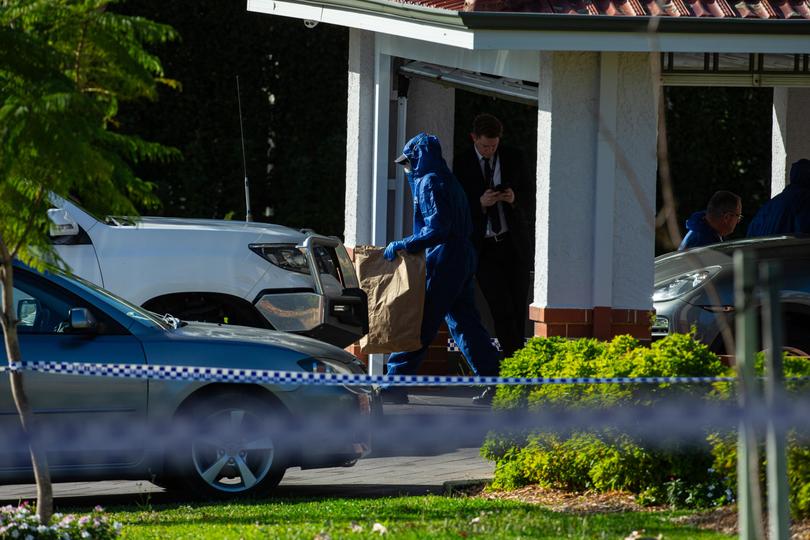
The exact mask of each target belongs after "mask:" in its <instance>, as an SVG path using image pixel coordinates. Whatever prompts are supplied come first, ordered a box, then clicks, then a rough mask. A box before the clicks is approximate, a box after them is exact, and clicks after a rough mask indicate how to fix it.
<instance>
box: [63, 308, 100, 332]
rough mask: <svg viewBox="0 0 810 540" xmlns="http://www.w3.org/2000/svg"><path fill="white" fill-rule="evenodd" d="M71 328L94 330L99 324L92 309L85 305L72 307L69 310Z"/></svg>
mask: <svg viewBox="0 0 810 540" xmlns="http://www.w3.org/2000/svg"><path fill="white" fill-rule="evenodd" d="M68 317H69V320H70V328H71V330H89V331H94V330H95V329H96V327H97V326H98V323H97V322H96V318H95V317H94V316H93V314H92V313H90V310H89V309H87V308H83V307H77V308H71V310H70V311H69V312H68Z"/></svg>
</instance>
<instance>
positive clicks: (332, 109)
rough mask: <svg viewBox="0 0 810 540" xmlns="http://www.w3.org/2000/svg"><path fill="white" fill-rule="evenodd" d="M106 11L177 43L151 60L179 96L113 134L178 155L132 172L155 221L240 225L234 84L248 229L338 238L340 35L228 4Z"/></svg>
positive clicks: (135, 109)
mask: <svg viewBox="0 0 810 540" xmlns="http://www.w3.org/2000/svg"><path fill="white" fill-rule="evenodd" d="M118 9H121V10H126V12H127V13H132V14H140V15H146V16H149V17H150V18H154V19H155V20H159V21H163V22H166V23H168V24H171V25H172V26H173V27H174V28H177V29H178V31H179V32H180V34H181V36H182V42H181V43H180V45H179V46H177V47H175V46H172V47H171V48H170V49H169V48H165V47H159V48H157V49H155V50H156V51H159V54H160V57H161V58H162V59H163V60H164V66H165V67H166V70H167V72H168V73H170V74H171V75H172V76H173V77H174V78H176V79H178V80H179V81H181V83H182V84H183V91H182V92H179V93H172V92H162V93H161V99H160V100H158V101H157V102H155V103H148V104H142V103H136V104H133V105H131V106H129V107H127V108H126V109H125V110H124V111H123V115H122V122H123V124H124V125H123V127H124V129H132V130H138V131H139V132H142V133H145V134H148V135H149V137H151V138H153V139H155V140H158V141H160V142H162V143H164V144H169V145H172V146H175V147H177V148H179V149H180V150H181V151H182V154H183V160H182V161H177V162H172V163H167V164H163V163H160V164H154V165H147V166H143V167H139V169H138V170H139V171H140V172H141V173H142V175H143V176H144V177H146V178H149V179H150V180H153V181H154V182H155V183H156V184H157V194H158V196H159V197H160V199H161V201H162V203H163V204H162V207H161V208H160V210H159V211H160V213H162V214H164V215H170V216H190V217H192V216H193V217H206V218H226V217H227V218H232V219H244V216H245V199H244V190H243V180H244V176H245V172H244V169H243V163H242V143H241V140H240V126H239V112H238V102H237V92H236V76H237V75H238V76H239V82H240V87H241V100H242V117H243V127H244V133H245V156H246V161H247V176H248V178H249V180H250V185H251V203H252V204H251V206H252V212H253V216H254V219H255V220H257V221H272V222H276V223H281V224H284V225H290V226H293V227H309V228H313V229H316V230H317V231H318V232H321V233H327V234H342V232H343V200H344V186H345V161H346V159H345V148H346V103H347V100H346V91H347V75H346V65H347V54H348V53H347V50H348V32H347V30H346V29H345V28H340V27H335V26H330V25H323V24H322V25H318V26H317V27H315V28H313V29H308V28H306V27H305V26H304V25H303V24H301V22H300V21H295V20H291V19H288V18H281V17H272V16H266V15H261V14H259V13H253V12H248V11H247V10H246V9H245V3H244V2H243V1H233V0H231V1H221V0H196V1H194V2H191V1H189V0H178V1H175V2H164V1H162V0H142V1H139V2H137V3H132V4H127V5H125V6H120V7H119V8H118ZM268 208H269V209H270V212H271V214H270V215H267V214H266V210H267V209H268Z"/></svg>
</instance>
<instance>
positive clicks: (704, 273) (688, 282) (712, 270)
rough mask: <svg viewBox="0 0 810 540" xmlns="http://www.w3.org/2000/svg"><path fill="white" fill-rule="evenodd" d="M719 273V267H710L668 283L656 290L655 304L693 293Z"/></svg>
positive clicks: (654, 293)
mask: <svg viewBox="0 0 810 540" xmlns="http://www.w3.org/2000/svg"><path fill="white" fill-rule="evenodd" d="M719 271H720V267H719V266H710V267H708V268H703V269H701V270H697V271H694V272H689V273H688V274H683V275H680V276H678V277H676V278H674V279H671V280H669V281H666V282H664V283H662V284H661V285H659V286H658V287H656V288H655V291H654V292H653V302H664V301H666V300H673V299H675V298H678V297H679V296H683V295H684V294H686V293H688V292H692V291H694V290H695V289H697V288H698V287H701V286H702V285H703V284H704V283H706V282H707V281H709V280H710V279H711V278H712V277H713V276H714V275H715V274H717V272H719Z"/></svg>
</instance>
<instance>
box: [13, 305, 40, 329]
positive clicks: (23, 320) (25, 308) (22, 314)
mask: <svg viewBox="0 0 810 540" xmlns="http://www.w3.org/2000/svg"><path fill="white" fill-rule="evenodd" d="M38 312H39V300H37V299H35V298H23V299H22V300H20V301H19V302H18V303H17V325H18V326H30V327H33V326H34V321H35V320H36V318H37V313H38Z"/></svg>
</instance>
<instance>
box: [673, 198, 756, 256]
mask: <svg viewBox="0 0 810 540" xmlns="http://www.w3.org/2000/svg"><path fill="white" fill-rule="evenodd" d="M741 219H742V200H741V199H740V197H739V195H737V194H735V193H732V192H730V191H718V192H716V193H715V194H714V195H712V198H711V199H709V204H708V205H706V210H702V211H700V212H695V213H694V214H692V215H691V216H690V217H689V219H687V220H686V229H687V231H688V232H687V233H686V236H684V237H683V241H682V242H681V245H680V246H678V251H683V250H685V249H691V248H696V247H700V246H708V245H709V244H717V243H720V242H722V241H723V237H725V236H728V235H729V234H731V233H733V232H734V229H735V228H736V227H737V224H738V223H739V222H740V220H741Z"/></svg>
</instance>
